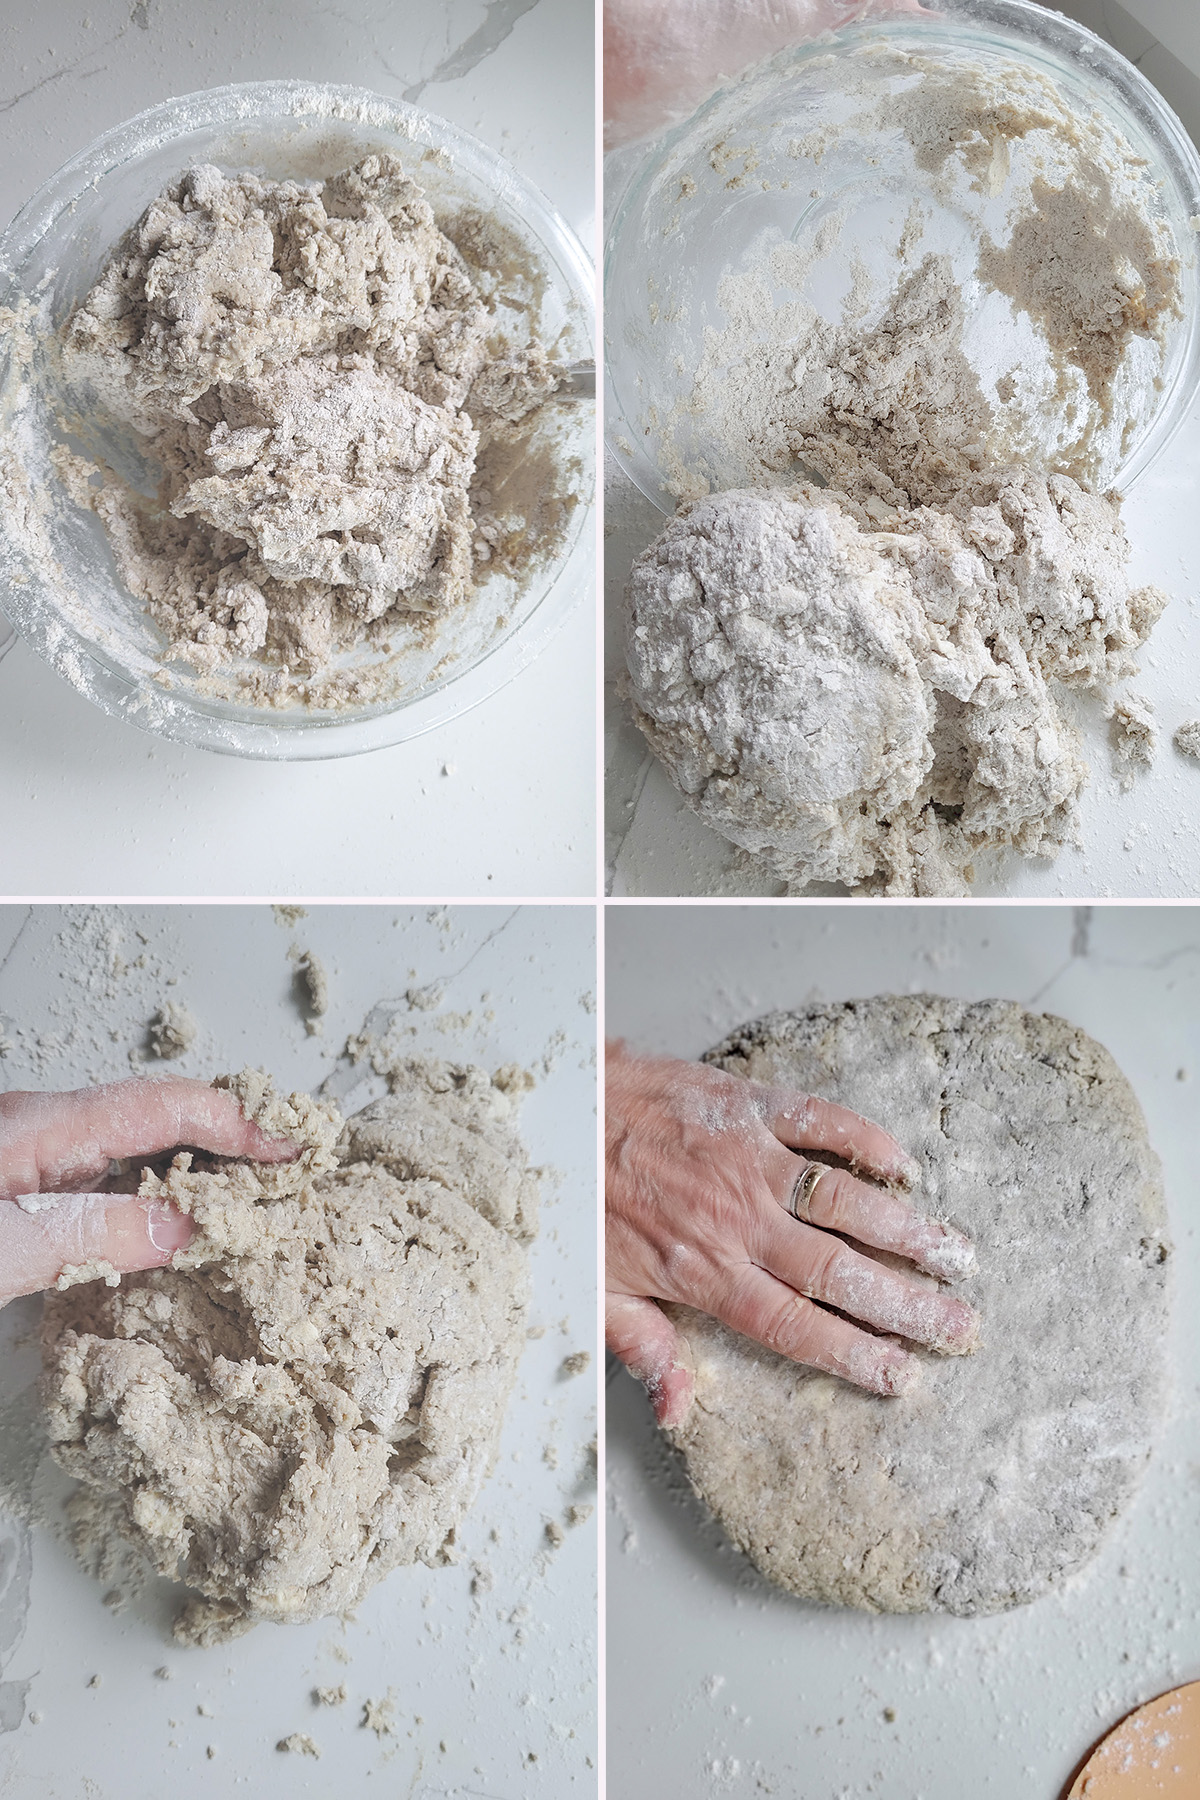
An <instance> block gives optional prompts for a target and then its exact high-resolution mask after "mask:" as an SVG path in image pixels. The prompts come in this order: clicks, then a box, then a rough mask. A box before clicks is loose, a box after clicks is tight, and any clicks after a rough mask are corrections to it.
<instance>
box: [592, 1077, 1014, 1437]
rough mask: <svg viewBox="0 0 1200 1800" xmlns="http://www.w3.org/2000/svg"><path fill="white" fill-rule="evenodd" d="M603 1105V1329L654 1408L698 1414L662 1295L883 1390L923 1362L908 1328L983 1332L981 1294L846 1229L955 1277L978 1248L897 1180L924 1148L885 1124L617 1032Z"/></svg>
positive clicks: (943, 1336)
mask: <svg viewBox="0 0 1200 1800" xmlns="http://www.w3.org/2000/svg"><path fill="white" fill-rule="evenodd" d="M605 1109H606V1120H607V1181H606V1200H605V1205H606V1256H605V1261H606V1278H607V1288H608V1292H607V1295H606V1327H607V1332H608V1341H609V1345H610V1347H611V1348H612V1350H613V1351H614V1352H615V1353H616V1355H618V1356H619V1357H620V1358H621V1360H622V1361H623V1362H624V1363H626V1365H627V1366H628V1367H629V1369H630V1372H631V1373H632V1374H634V1375H636V1376H637V1377H638V1378H639V1379H640V1380H642V1381H643V1382H645V1384H646V1386H647V1388H648V1390H649V1393H650V1397H651V1400H652V1403H653V1405H654V1409H655V1413H656V1415H657V1417H658V1420H659V1423H660V1424H662V1425H664V1426H667V1427H675V1426H678V1425H679V1424H681V1423H682V1421H683V1420H684V1418H686V1416H687V1413H688V1411H689V1409H690V1406H691V1402H692V1394H693V1373H692V1370H691V1367H690V1364H689V1361H688V1358H687V1355H686V1352H685V1350H684V1346H683V1341H682V1339H681V1338H680V1336H679V1334H678V1332H677V1330H676V1327H675V1324H674V1323H673V1321H672V1319H671V1317H670V1315H669V1313H668V1312H667V1311H664V1309H663V1307H662V1306H661V1305H660V1304H659V1302H667V1303H668V1304H670V1303H675V1304H683V1305H688V1306H692V1307H695V1308H698V1309H699V1310H700V1311H702V1312H705V1313H709V1314H711V1315H712V1316H714V1317H715V1318H718V1319H720V1320H722V1321H723V1322H724V1323H725V1324H727V1325H728V1326H730V1327H731V1328H732V1329H733V1330H735V1331H738V1332H740V1333H742V1334H743V1335H744V1336H746V1337H750V1338H754V1339H756V1340H757V1341H758V1342H760V1343H762V1344H765V1345H766V1346H767V1347H768V1348H769V1349H772V1350H775V1351H778V1352H779V1353H780V1354H781V1355H783V1356H787V1357H790V1358H792V1359H793V1360H794V1361H796V1362H801V1363H806V1364H808V1365H810V1366H811V1367H814V1368H819V1369H824V1370H826V1371H828V1372H830V1373H832V1374H836V1375H840V1376H842V1377H844V1378H845V1379H846V1380H848V1381H850V1382H853V1383H854V1384H855V1385H857V1386H859V1387H863V1388H866V1389H868V1390H869V1391H871V1392H873V1393H878V1394H897V1393H901V1392H903V1391H905V1390H906V1389H907V1388H908V1387H910V1386H911V1385H912V1383H913V1381H914V1380H916V1379H917V1377H918V1374H919V1367H918V1363H917V1359H916V1357H915V1356H914V1355H913V1354H912V1353H911V1352H910V1351H909V1350H907V1349H906V1348H904V1345H903V1344H902V1343H900V1342H898V1341H897V1339H900V1338H902V1339H904V1340H906V1341H907V1342H910V1343H917V1344H923V1345H925V1346H927V1347H928V1348H930V1349H933V1350H938V1351H941V1352H943V1353H945V1354H950V1355H962V1354H965V1353H967V1352H969V1351H970V1350H971V1349H973V1348H974V1345H975V1341H976V1338H977V1334H978V1325H979V1321H978V1317H977V1315H976V1313H975V1312H974V1311H973V1309H972V1308H971V1307H970V1306H968V1305H967V1304H966V1303H965V1302H963V1301H961V1300H958V1299H955V1298H954V1297H952V1296H951V1295H948V1294H946V1293H944V1292H942V1291H941V1290H940V1288H938V1287H937V1286H936V1285H934V1283H933V1282H932V1281H930V1280H928V1279H922V1278H921V1277H920V1276H917V1275H913V1274H908V1273H907V1272H900V1271H896V1270H893V1269H891V1268H888V1267H885V1266H884V1264H883V1263H881V1262H879V1261H876V1260H875V1259H874V1258H872V1257H871V1256H869V1255H864V1254H862V1253H861V1252H859V1251H858V1250H855V1249H853V1248H851V1246H850V1245H849V1244H847V1243H846V1242H845V1241H844V1240H845V1239H846V1238H852V1239H854V1240H855V1241H856V1242H857V1243H859V1244H862V1245H866V1246H870V1247H871V1248H873V1249H876V1250H880V1251H884V1252H888V1253H890V1254H891V1255H894V1256H901V1257H904V1258H905V1259H907V1260H908V1261H910V1262H912V1263H914V1264H915V1265H916V1266H917V1268H918V1269H920V1270H922V1271H925V1273H926V1275H927V1276H934V1277H939V1278H941V1279H943V1280H947V1279H950V1280H952V1279H955V1278H956V1277H959V1276H963V1275H966V1274H968V1273H969V1272H970V1270H971V1268H972V1266H973V1260H974V1259H973V1253H972V1251H971V1248H970V1245H969V1243H968V1242H967V1240H966V1239H965V1238H963V1237H962V1236H961V1234H960V1233H958V1232H956V1231H955V1230H953V1228H951V1227H949V1226H946V1225H943V1224H941V1223H939V1222H938V1221H936V1220H933V1219H929V1218H926V1217H924V1216H923V1215H922V1214H921V1213H919V1212H918V1211H917V1210H916V1209H915V1207H914V1206H913V1205H912V1204H911V1202H910V1201H909V1200H908V1199H907V1198H906V1197H905V1196H904V1194H903V1193H902V1192H898V1191H896V1190H897V1189H898V1188H904V1187H907V1186H909V1185H910V1184H911V1182H912V1180H913V1178H914V1173H915V1165H914V1164H913V1163H912V1161H911V1159H910V1158H909V1157H908V1156H907V1155H906V1154H905V1152H904V1151H903V1150H902V1149H901V1147H900V1145H899V1144H897V1143H896V1142H895V1140H894V1139H893V1138H891V1137H890V1136H889V1135H888V1133H887V1132H886V1131H883V1130H882V1129H881V1128H880V1127H879V1126H877V1125H873V1124H872V1123H871V1122H870V1121H869V1120H867V1119H864V1118H861V1117H859V1116H858V1115H857V1114H856V1113H852V1112H849V1111H847V1110H846V1109H845V1108H843V1107H839V1106H832V1105H829V1104H827V1103H826V1102H825V1101H823V1100H820V1099H817V1098H815V1097H814V1096H812V1095H809V1094H802V1093H797V1092H793V1091H790V1090H785V1089H774V1088H768V1087H764V1086H762V1085H760V1084H759V1083H757V1082H753V1081H744V1080H740V1079H738V1078H736V1077H733V1076H729V1075H726V1074H724V1073H722V1072H720V1071H718V1070H713V1069H709V1068H705V1067H703V1066H702V1065H700V1064H694V1063H687V1062H678V1061H673V1060H668V1059H659V1058H648V1057H633V1056H629V1055H628V1054H627V1053H626V1052H625V1050H624V1048H623V1047H622V1046H620V1045H617V1046H614V1047H613V1048H612V1049H610V1052H609V1056H608V1063H607V1070H606V1092H605ZM805 1152H814V1153H816V1154H817V1155H818V1156H820V1157H833V1158H836V1159H837V1162H838V1163H840V1164H845V1165H848V1167H838V1166H829V1165H828V1164H826V1163H824V1162H823V1161H820V1162H816V1163H810V1162H808V1161H807V1158H806V1156H805V1154H804V1153H805ZM850 1170H857V1171H861V1172H862V1174H864V1175H866V1176H869V1177H871V1178H873V1180H874V1181H876V1182H879V1183H887V1184H890V1185H887V1186H882V1185H881V1186H874V1185H871V1183H870V1182H868V1181H864V1180H859V1179H858V1177H857V1175H856V1174H852V1173H850V1172H849V1171H850ZM806 1171H808V1173H807V1174H806ZM828 1308H836V1309H837V1311H836V1312H834V1311H830V1310H827V1309H828ZM839 1315H845V1316H839ZM851 1320H858V1321H861V1325H860V1324H855V1323H851ZM862 1327H868V1328H869V1329H863V1328H862ZM877 1334H885V1335H877Z"/></svg>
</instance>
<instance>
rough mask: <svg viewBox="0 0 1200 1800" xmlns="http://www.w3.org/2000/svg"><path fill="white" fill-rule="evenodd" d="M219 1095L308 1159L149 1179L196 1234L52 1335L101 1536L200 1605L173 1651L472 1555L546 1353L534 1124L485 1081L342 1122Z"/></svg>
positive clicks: (65, 1314)
mask: <svg viewBox="0 0 1200 1800" xmlns="http://www.w3.org/2000/svg"><path fill="white" fill-rule="evenodd" d="M215 1085H218V1086H224V1087H227V1088H229V1089H231V1090H232V1092H234V1093H235V1094H236V1095H237V1097H238V1099H239V1100H240V1101H241V1103H242V1106H243V1109H244V1110H245V1111H246V1113H247V1115H248V1116H249V1117H252V1118H254V1119H256V1120H257V1122H258V1123H259V1124H260V1125H261V1126H262V1127H263V1128H264V1129H265V1130H267V1131H269V1132H271V1133H273V1134H283V1135H287V1136H290V1137H292V1138H293V1139H294V1140H295V1141H296V1142H297V1143H299V1144H300V1145H301V1146H302V1149H301V1153H300V1155H299V1157H298V1158H297V1160H296V1161H295V1162H292V1163H286V1164H274V1165H270V1166H268V1165H263V1164H254V1163H249V1162H230V1161H225V1160H222V1159H219V1158H212V1157H202V1156H193V1155H191V1154H189V1153H186V1152H185V1153H181V1154H179V1155H177V1156H176V1157H175V1159H174V1161H173V1162H172V1164H171V1166H170V1168H169V1169H168V1170H167V1172H166V1174H165V1175H163V1176H161V1177H160V1176H156V1175H154V1174H152V1173H150V1172H147V1174H146V1177H145V1179H144V1180H143V1182H142V1186H141V1189H140V1190H139V1191H140V1192H141V1193H142V1194H143V1195H149V1196H153V1197H155V1198H160V1199H166V1200H171V1201H173V1202H174V1203H175V1204H176V1205H177V1206H179V1207H181V1208H182V1209H183V1210H184V1211H187V1212H189V1213H190V1214H191V1215H192V1217H193V1219H194V1221H195V1223H196V1227H197V1230H196V1235H195V1236H194V1237H193V1239H192V1240H191V1242H190V1243H189V1245H188V1246H187V1247H186V1249H184V1250H182V1251H180V1252H179V1253H177V1254H176V1256H175V1257H174V1258H173V1259H172V1267H170V1268H167V1269H160V1270H153V1271H150V1272H148V1273H145V1274H140V1275H126V1276H124V1277H123V1278H122V1281H121V1285H120V1287H119V1288H118V1289H116V1290H109V1289H108V1288H105V1287H103V1286H101V1285H98V1284H96V1283H95V1282H93V1283H92V1284H91V1285H89V1286H87V1287H83V1288H76V1289H74V1290H72V1291H71V1292H70V1293H69V1294H65V1295H52V1296H50V1297H49V1299H48V1301H47V1305H46V1313H45V1325H44V1336H43V1359H44V1365H45V1377H44V1399H45V1406H46V1412H47V1418H48V1425H49V1435H50V1438H51V1441H52V1444H53V1448H54V1454H55V1456H56V1458H57V1460H58V1461H59V1463H60V1464H61V1466H62V1467H63V1468H64V1469H65V1470H66V1472H67V1473H68V1474H70V1475H73V1476H75V1477H77V1478H78V1479H79V1480H80V1481H81V1482H83V1483H84V1484H85V1488H84V1490H83V1492H84V1495H85V1496H86V1502H87V1503H86V1504H85V1506H84V1507H83V1509H82V1515H81V1516H82V1517H83V1518H84V1520H85V1521H86V1522H87V1528H88V1531H89V1532H90V1533H91V1535H92V1536H93V1537H94V1536H95V1535H96V1534H97V1533H100V1534H108V1535H110V1536H111V1535H114V1534H115V1535H117V1536H118V1537H120V1538H124V1539H126V1540H128V1541H129V1542H131V1543H132V1544H134V1545H135V1546H136V1547H137V1548H138V1549H139V1550H140V1551H141V1553H142V1554H143V1556H144V1557H145V1558H146V1559H147V1560H148V1562H149V1563H150V1564H151V1566H152V1567H153V1568H154V1569H155V1570H156V1571H157V1572H159V1573H160V1574H164V1575H168V1576H171V1577H175V1578H178V1579H181V1580H183V1581H186V1582H187V1583H188V1585H189V1586H190V1587H191V1588H192V1589H193V1590H194V1596H193V1598H191V1599H190V1600H189V1601H188V1603H187V1605H186V1606H185V1607H184V1610H183V1612H182V1613H181V1615H180V1617H179V1619H178V1621H177V1624H176V1627H175V1632H176V1636H177V1637H178V1638H179V1639H180V1640H181V1641H182V1642H185V1643H199V1644H209V1643H215V1642H220V1641H223V1640H224V1639H226V1638H229V1637H232V1636H236V1635H238V1634H239V1633H240V1632H242V1631H245V1630H247V1629H249V1627H250V1626H251V1625H253V1624H254V1623H255V1622H257V1621H258V1620H260V1619H271V1620H275V1621H277V1622H287V1621H299V1620H307V1619H314V1618H319V1617H324V1616H326V1615H329V1614H337V1613H344V1612H346V1611H347V1610H348V1609H350V1608H352V1607H353V1606H354V1605H355V1604H356V1603H357V1602H358V1601H359V1600H360V1599H361V1598H362V1596H363V1594H364V1593H366V1591H367V1590H368V1589H369V1588H370V1587H371V1586H373V1585H374V1583H375V1582H376V1581H378V1580H379V1579H380V1578H381V1577H382V1576H384V1575H385V1574H387V1573H388V1572H389V1571H390V1570H391V1569H393V1568H396V1567H398V1566H400V1565H402V1564H408V1563H413V1562H418V1561H420V1562H424V1563H427V1564H429V1565H430V1566H436V1565H437V1564H439V1563H444V1562H448V1561H452V1560H453V1559H454V1555H455V1534H456V1531H457V1528H458V1526H459V1524H460V1523H461V1521H462V1519H463V1517H464V1515H465V1514H466V1512H467V1511H468V1509H469V1508H470V1506H471V1505H472V1504H473V1502H474V1500H475V1497H476V1495H477V1493H478V1490H479V1487H480V1485H481V1483H482V1481H483V1479H484V1477H485V1476H486V1474H487V1473H488V1471H489V1469H490V1467H491V1464H492V1461H493V1460H494V1457H495V1453H496V1445H497V1441H498V1436H499V1431H500V1427H501V1423H502V1421H503V1416H504V1409H505V1404H506V1401H507V1398H508V1394H509V1391H510V1389H511V1387H512V1383H513V1380H514V1377H515V1372H516V1366H517V1361H518V1358H519V1356H520V1354H521V1351H522V1348H523V1346H524V1341H525V1322H526V1311H527V1303H528V1285H529V1283H528V1268H527V1258H526V1254H525V1251H524V1249H523V1248H522V1245H521V1243H520V1242H519V1241H518V1238H519V1237H523V1238H524V1239H525V1241H527V1240H528V1238H529V1237H530V1236H531V1235H532V1232H533V1229H534V1220H535V1217H536V1178H535V1176H534V1174H533V1172H532V1171H531V1170H530V1169H529V1167H528V1162H527V1159H526V1156H525V1154H524V1151H523V1149H522V1147H521V1145H520V1140H519V1138H518V1136H517V1133H516V1129H515V1125H514V1123H513V1113H514V1111H515V1107H514V1103H513V1102H512V1101H511V1100H510V1099H509V1098H508V1096H507V1095H505V1094H504V1093H502V1092H501V1091H500V1090H499V1089H493V1088H492V1085H491V1083H490V1081H489V1078H488V1077H487V1075H486V1074H485V1073H484V1072H483V1071H482V1070H478V1069H469V1068H465V1069H464V1068H458V1067H456V1066H455V1065H452V1064H449V1063H442V1062H430V1063H421V1062H419V1061H417V1060H412V1061H410V1062H409V1063H407V1064H406V1065H405V1066H404V1067H403V1068H401V1069H399V1070H398V1071H396V1072H395V1073H394V1075H393V1077H392V1080H391V1086H392V1092H391V1093H390V1094H389V1095H388V1096H387V1097H386V1098H385V1099H383V1100H379V1101H376V1102H375V1103H374V1104H372V1105H371V1106H369V1107H367V1108H366V1109H364V1111H363V1112H362V1113H360V1114H358V1115H357V1117H355V1118H352V1119H350V1120H348V1121H347V1122H346V1123H345V1125H344V1126H343V1123H342V1120H341V1118H340V1117H339V1115H338V1113H337V1111H336V1109H335V1108H334V1107H333V1106H331V1105H329V1104H328V1103H325V1102H322V1101H318V1100H314V1099H312V1098H311V1097H310V1096H308V1095H305V1094H293V1095H291V1096H290V1098H289V1097H285V1096H283V1095H281V1094H278V1093H276V1092H275V1090H274V1087H273V1085H272V1083H271V1081H270V1078H269V1077H268V1076H266V1075H264V1074H263V1073H262V1071H256V1070H248V1071H243V1073H242V1074H241V1075H239V1076H236V1077H223V1078H221V1080H220V1081H219V1082H218V1083H216V1084H215Z"/></svg>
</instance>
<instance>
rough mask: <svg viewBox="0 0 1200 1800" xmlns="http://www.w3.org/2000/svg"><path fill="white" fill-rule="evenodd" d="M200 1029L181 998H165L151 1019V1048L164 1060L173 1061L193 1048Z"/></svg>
mask: <svg viewBox="0 0 1200 1800" xmlns="http://www.w3.org/2000/svg"><path fill="white" fill-rule="evenodd" d="M199 1029H200V1027H199V1025H197V1023H196V1020H195V1019H194V1018H193V1016H192V1014H191V1012H190V1011H189V1010H188V1008H187V1007H186V1006H185V1005H184V1004H183V1002H182V1001H181V1000H164V1001H163V1003H162V1006H161V1007H160V1008H159V1010H158V1012H157V1013H156V1014H155V1015H154V1017H153V1018H152V1019H151V1021H150V1049H151V1051H152V1052H153V1054H154V1055H155V1056H159V1057H161V1058H162V1060H163V1061H164V1062H173V1061H174V1060H175V1058H176V1057H177V1056H183V1055H184V1054H185V1053H186V1052H187V1051H188V1050H190V1049H191V1047H192V1045H193V1044H194V1043H195V1041H196V1034H197V1032H198V1031H199Z"/></svg>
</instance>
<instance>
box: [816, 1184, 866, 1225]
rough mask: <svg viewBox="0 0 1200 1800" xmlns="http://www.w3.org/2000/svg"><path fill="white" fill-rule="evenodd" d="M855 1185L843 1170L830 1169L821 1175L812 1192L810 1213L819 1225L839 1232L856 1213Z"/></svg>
mask: <svg viewBox="0 0 1200 1800" xmlns="http://www.w3.org/2000/svg"><path fill="white" fill-rule="evenodd" d="M855 1187H856V1183H855V1181H854V1178H853V1176H851V1175H847V1174H846V1172H845V1170H844V1169H830V1170H829V1171H828V1172H827V1173H826V1174H824V1175H822V1177H821V1179H820V1181H818V1183H817V1185H816V1187H815V1188H814V1190H813V1205H812V1207H811V1209H810V1210H811V1211H812V1213H813V1216H814V1218H815V1220H816V1222H817V1224H819V1225H825V1226H828V1227H829V1229H830V1230H832V1231H841V1230H843V1229H844V1228H845V1227H846V1225H847V1224H848V1223H849V1221H850V1220H852V1219H853V1218H854V1216H855V1214H856V1213H857V1211H858V1208H857V1206H856V1205H855V1198H856V1196H855Z"/></svg>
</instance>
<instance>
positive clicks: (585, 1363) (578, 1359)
mask: <svg viewBox="0 0 1200 1800" xmlns="http://www.w3.org/2000/svg"><path fill="white" fill-rule="evenodd" d="M591 1360H592V1353H591V1351H590V1350H572V1352H571V1354H570V1356H564V1357H563V1359H562V1362H561V1364H560V1365H559V1374H560V1375H562V1376H564V1377H569V1376H572V1375H582V1374H583V1371H584V1370H585V1369H586V1368H588V1367H589V1366H590V1364H591Z"/></svg>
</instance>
